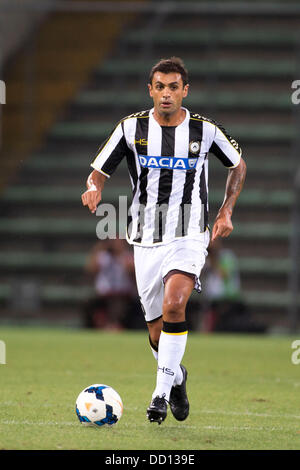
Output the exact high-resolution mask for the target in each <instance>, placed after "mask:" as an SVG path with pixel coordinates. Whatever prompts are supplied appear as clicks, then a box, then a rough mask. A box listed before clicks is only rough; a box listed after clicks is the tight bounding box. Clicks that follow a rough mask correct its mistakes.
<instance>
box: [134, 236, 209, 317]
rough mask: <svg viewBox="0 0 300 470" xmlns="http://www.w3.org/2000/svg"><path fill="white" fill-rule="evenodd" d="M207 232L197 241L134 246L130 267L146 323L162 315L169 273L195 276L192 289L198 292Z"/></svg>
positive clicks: (207, 242)
mask: <svg viewBox="0 0 300 470" xmlns="http://www.w3.org/2000/svg"><path fill="white" fill-rule="evenodd" d="M209 238H210V233H209V230H206V232H204V233H203V238H202V239H200V240H194V239H188V238H179V239H176V240H174V241H172V242H171V243H168V244H167V245H159V246H153V247H152V246H151V247H144V246H138V245H135V246H134V264H135V275H136V282H137V289H138V294H139V297H140V301H141V304H142V308H143V311H144V315H145V320H146V322H150V321H153V320H155V319H156V318H159V317H161V315H162V305H163V297H164V277H165V276H166V275H167V274H168V273H169V272H170V271H172V270H173V269H178V270H180V271H184V272H186V273H190V274H193V275H194V276H195V289H196V290H197V292H201V284H200V279H199V277H200V273H201V270H202V268H203V266H204V263H205V260H206V256H207V247H208V244H209Z"/></svg>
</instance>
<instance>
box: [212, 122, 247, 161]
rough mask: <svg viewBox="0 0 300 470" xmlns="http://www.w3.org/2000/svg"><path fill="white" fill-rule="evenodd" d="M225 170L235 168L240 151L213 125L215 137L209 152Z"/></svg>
mask: <svg viewBox="0 0 300 470" xmlns="http://www.w3.org/2000/svg"><path fill="white" fill-rule="evenodd" d="M209 151H210V152H211V153H213V154H214V155H215V156H216V157H217V158H218V159H219V160H220V161H221V162H222V163H223V165H224V166H226V168H235V167H236V166H238V164H239V163H240V160H241V155H242V149H241V148H240V146H239V144H238V143H237V141H236V140H235V139H233V138H232V137H231V136H230V135H228V134H227V132H226V131H225V129H223V128H222V127H221V126H218V125H215V135H214V139H213V142H212V145H211V147H210V150H209Z"/></svg>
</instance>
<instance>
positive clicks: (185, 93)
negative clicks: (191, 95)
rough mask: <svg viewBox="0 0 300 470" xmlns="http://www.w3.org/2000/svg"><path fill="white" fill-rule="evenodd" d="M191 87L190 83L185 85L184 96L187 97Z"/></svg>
mask: <svg viewBox="0 0 300 470" xmlns="http://www.w3.org/2000/svg"><path fill="white" fill-rule="evenodd" d="M189 87H190V85H189V84H187V85H185V86H184V87H183V98H185V97H186V96H187V95H188V92H189Z"/></svg>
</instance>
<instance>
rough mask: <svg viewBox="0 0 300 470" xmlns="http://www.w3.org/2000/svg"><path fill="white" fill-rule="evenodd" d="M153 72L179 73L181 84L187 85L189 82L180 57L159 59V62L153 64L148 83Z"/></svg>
mask: <svg viewBox="0 0 300 470" xmlns="http://www.w3.org/2000/svg"><path fill="white" fill-rule="evenodd" d="M155 72H162V73H172V72H175V73H180V75H181V78H182V82H183V86H185V85H187V84H188V82H189V77H188V72H187V70H186V68H185V65H184V63H183V61H182V60H181V59H180V57H170V59H161V60H160V61H159V62H157V64H155V65H153V67H152V69H151V71H150V74H149V83H151V84H152V80H153V75H154V74H155Z"/></svg>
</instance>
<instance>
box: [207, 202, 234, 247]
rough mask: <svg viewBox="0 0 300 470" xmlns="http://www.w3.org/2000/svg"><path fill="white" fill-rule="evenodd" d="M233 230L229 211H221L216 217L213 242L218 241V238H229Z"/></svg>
mask: <svg viewBox="0 0 300 470" xmlns="http://www.w3.org/2000/svg"><path fill="white" fill-rule="evenodd" d="M232 230H233V225H232V222H231V215H230V213H229V212H228V211H225V210H224V211H220V212H219V214H218V215H217V217H216V220H215V223H214V226H213V229H212V236H211V241H214V240H216V238H218V237H228V236H229V235H230V234H231V232H232Z"/></svg>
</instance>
